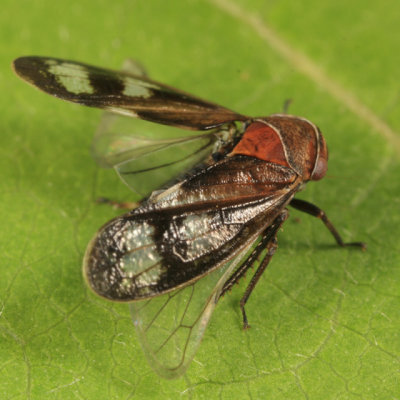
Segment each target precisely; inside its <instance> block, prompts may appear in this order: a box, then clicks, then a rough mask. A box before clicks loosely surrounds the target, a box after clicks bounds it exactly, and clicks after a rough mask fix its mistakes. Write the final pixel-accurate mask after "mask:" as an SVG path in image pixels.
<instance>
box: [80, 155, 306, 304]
mask: <svg viewBox="0 0 400 400" xmlns="http://www.w3.org/2000/svg"><path fill="white" fill-rule="evenodd" d="M299 183H300V182H299V178H298V176H297V175H296V174H295V173H294V172H293V171H292V170H291V169H290V168H287V167H283V166H279V165H276V164H271V163H267V162H265V161H261V160H258V159H255V158H251V157H246V156H235V157H231V158H227V159H224V160H223V161H221V162H219V163H216V164H214V165H212V166H211V167H208V168H207V169H205V170H203V171H201V172H200V173H198V174H197V175H195V176H192V177H191V178H189V179H187V180H186V181H184V182H182V183H180V184H177V185H175V186H173V187H171V188H170V189H167V190H166V191H164V192H162V193H160V194H158V195H155V196H152V197H150V199H149V200H148V202H147V203H146V204H144V205H143V206H141V207H139V208H138V209H136V210H134V211H132V212H131V213H129V214H126V215H124V216H122V217H118V218H116V219H114V220H112V221H110V222H109V223H108V224H106V225H105V226H104V227H103V228H102V229H101V230H100V232H98V234H97V235H96V237H95V238H94V239H93V241H92V242H91V244H90V245H89V247H88V250H87V253H86V256H85V264H84V265H85V266H84V268H85V272H84V273H85V276H86V278H87V280H88V283H89V285H90V286H91V288H92V289H93V290H94V291H95V292H96V293H97V294H99V295H101V296H103V297H106V298H109V299H113V300H120V301H133V300H140V299H145V298H149V297H153V296H156V295H159V294H162V293H165V292H169V291H171V290H173V289H176V288H178V287H182V286H186V285H188V284H189V283H190V282H194V281H196V280H197V279H199V278H200V277H201V276H204V274H207V273H209V272H210V271H212V270H214V269H215V268H217V267H219V266H221V265H222V264H224V263H226V262H227V261H229V260H231V259H232V258H233V257H235V256H236V255H238V254H239V253H240V252H241V251H242V250H243V249H244V248H245V247H246V246H248V245H249V243H250V242H252V241H254V240H255V238H256V237H257V236H258V235H259V234H260V232H261V231H262V230H263V229H265V227H266V226H268V225H269V224H270V223H271V222H272V221H273V219H274V218H275V217H276V215H277V214H278V213H279V212H280V211H281V209H282V207H284V206H285V205H286V204H287V203H288V202H289V201H290V199H291V198H292V197H293V195H294V193H295V192H296V191H297V189H298V186H299Z"/></svg>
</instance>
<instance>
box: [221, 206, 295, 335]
mask: <svg viewBox="0 0 400 400" xmlns="http://www.w3.org/2000/svg"><path fill="white" fill-rule="evenodd" d="M287 217H288V211H287V210H284V211H282V213H281V214H279V215H278V217H276V218H275V220H274V222H273V223H272V224H271V225H270V226H269V227H268V228H267V229H266V230H265V231H264V232H263V234H262V238H261V241H260V242H259V243H258V244H257V247H256V248H255V249H254V250H253V252H252V253H251V254H250V255H249V257H248V258H247V259H246V260H245V261H244V263H243V264H242V265H241V266H240V267H239V268H238V269H237V270H236V271H235V272H234V274H233V275H232V276H231V277H230V278H229V279H228V280H227V282H226V283H225V285H224V287H223V288H222V290H221V294H220V297H221V296H222V295H224V294H225V293H226V292H227V291H228V290H229V289H231V288H232V286H233V285H234V284H235V283H236V282H238V281H239V279H240V278H242V277H243V275H244V274H245V273H246V272H247V270H248V269H249V268H250V267H251V266H252V265H253V263H254V262H255V261H256V260H257V258H258V256H259V255H260V254H261V253H262V252H263V251H264V250H265V249H267V254H266V255H265V257H264V258H263V260H262V261H261V264H260V265H259V266H258V269H257V271H256V272H255V274H254V276H253V277H252V279H251V281H250V283H249V285H248V286H247V288H246V291H245V293H244V295H243V297H242V299H241V300H240V309H241V311H242V315H243V328H244V329H247V328H249V327H250V325H249V323H248V320H247V315H246V311H245V309H244V306H245V304H246V302H247V300H248V299H249V297H250V294H251V292H252V291H253V289H254V287H255V286H256V284H257V282H258V280H259V279H260V277H261V275H262V273H263V272H264V270H265V269H266V268H267V265H268V263H269V261H270V260H271V258H272V256H273V255H274V253H275V250H276V248H277V242H276V234H277V232H278V230H279V228H280V227H281V225H282V224H283V222H284V221H285V220H286V219H287Z"/></svg>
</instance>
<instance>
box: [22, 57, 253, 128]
mask: <svg viewBox="0 0 400 400" xmlns="http://www.w3.org/2000/svg"><path fill="white" fill-rule="evenodd" d="M14 69H15V72H16V73H17V74H18V75H19V76H20V77H21V78H22V79H24V80H26V81H27V82H29V83H31V84H32V85H34V86H36V87H38V88H39V89H41V90H43V91H45V92H46V93H49V94H51V95H53V96H55V97H59V98H61V99H64V100H68V101H71V102H74V103H79V104H83V105H86V106H90V107H98V108H101V109H105V110H108V111H112V112H115V113H119V114H124V115H128V116H132V117H138V118H141V119H145V120H148V121H152V122H157V123H161V124H167V125H173V126H179V127H182V128H187V129H195V130H203V129H210V128H213V127H215V126H219V125H221V124H224V123H227V122H232V121H245V120H247V119H248V117H245V116H243V115H240V114H237V113H236V112H234V111H231V110H229V109H227V108H224V107H221V106H219V105H217V104H214V103H210V102H208V101H204V100H202V99H199V98H197V97H194V96H191V95H189V94H186V93H184V92H182V91H179V90H176V89H173V88H171V87H169V86H166V85H163V84H160V83H158V82H155V81H152V80H150V79H147V78H144V77H140V76H135V75H131V74H129V73H126V72H118V71H113V70H108V69H103V68H98V67H94V66H91V65H87V64H83V63H78V62H74V61H67V60H60V59H56V58H45V57H35V56H30V57H21V58H17V59H16V60H15V61H14Z"/></svg>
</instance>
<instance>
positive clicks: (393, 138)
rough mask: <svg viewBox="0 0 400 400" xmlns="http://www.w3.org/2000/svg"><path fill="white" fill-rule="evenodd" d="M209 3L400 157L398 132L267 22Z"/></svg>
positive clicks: (222, 2)
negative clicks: (252, 33)
mask: <svg viewBox="0 0 400 400" xmlns="http://www.w3.org/2000/svg"><path fill="white" fill-rule="evenodd" d="M209 2H210V3H211V4H212V5H214V6H216V7H218V8H220V9H221V10H223V11H224V12H226V13H228V14H229V15H231V16H232V17H234V18H237V19H238V20H240V21H241V22H242V23H244V24H246V25H248V26H249V27H250V28H251V29H253V30H254V31H255V32H256V33H257V35H258V36H259V37H260V38H261V39H262V40H264V41H265V42H267V43H268V45H269V46H270V47H271V48H273V49H274V50H275V51H276V52H277V53H278V54H279V55H280V56H281V57H282V58H284V59H285V60H286V61H287V62H288V63H290V65H292V66H293V67H294V68H295V69H296V70H297V71H299V72H300V73H302V74H304V75H305V76H307V77H308V78H309V79H310V80H311V81H313V82H314V83H315V84H316V85H318V86H319V87H321V88H323V89H324V90H325V91H326V92H327V93H328V94H329V95H330V96H332V97H333V98H334V99H336V100H337V101H339V102H340V103H341V104H343V105H345V106H346V107H347V108H348V109H349V110H350V111H351V112H352V113H354V114H355V115H356V116H357V117H358V118H360V119H361V120H362V121H364V122H365V123H366V124H369V125H370V126H371V127H372V128H373V129H374V130H375V131H376V132H377V133H379V134H380V135H381V136H382V137H383V138H384V139H385V140H386V141H387V142H388V144H389V146H390V147H391V148H392V149H393V150H394V151H395V153H396V154H397V155H399V154H400V135H399V134H398V133H397V132H395V131H394V130H393V129H392V128H391V127H390V126H389V125H388V124H387V123H386V122H385V121H383V120H382V119H381V118H380V117H379V116H378V115H376V114H375V113H374V112H373V110H371V109H370V108H369V107H368V106H366V105H365V104H364V103H362V102H361V101H360V100H359V99H358V98H357V96H355V95H354V94H353V93H352V92H351V91H349V90H347V89H345V88H344V87H343V86H342V85H341V84H340V83H338V82H337V81H335V80H334V79H332V78H331V77H330V76H329V75H328V74H326V72H325V71H324V70H323V69H322V68H321V67H320V66H318V65H317V64H316V63H315V62H314V61H312V60H311V59H310V58H309V57H307V56H306V55H305V54H304V53H302V52H301V51H299V50H297V49H295V48H294V47H292V46H291V45H290V44H289V43H287V42H286V41H285V40H284V39H282V37H280V36H279V35H278V34H277V33H276V32H275V31H274V30H273V29H272V28H271V27H270V26H268V25H267V24H266V23H265V21H263V20H262V19H261V18H259V17H258V16H257V15H256V14H253V13H251V12H248V11H247V10H246V9H244V8H242V7H240V6H239V5H237V4H236V3H234V2H232V1H230V0H209Z"/></svg>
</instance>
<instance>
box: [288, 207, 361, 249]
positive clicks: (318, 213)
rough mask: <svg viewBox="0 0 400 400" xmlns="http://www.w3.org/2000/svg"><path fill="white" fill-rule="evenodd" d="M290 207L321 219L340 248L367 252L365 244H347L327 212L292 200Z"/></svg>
mask: <svg viewBox="0 0 400 400" xmlns="http://www.w3.org/2000/svg"><path fill="white" fill-rule="evenodd" d="M289 205H291V206H292V207H293V208H296V209H297V210H299V211H303V212H305V213H307V214H310V215H312V216H314V217H317V218H319V219H320V220H321V221H322V222H323V223H324V224H325V226H326V227H327V228H328V229H329V231H330V232H331V234H332V235H333V237H334V238H335V240H336V243H337V244H338V245H339V246H342V247H345V246H357V247H361V249H362V250H365V249H366V248H367V245H366V244H365V243H363V242H351V243H345V242H344V241H343V239H342V237H341V236H340V235H339V232H338V231H337V230H336V228H335V227H334V226H333V224H332V222H331V221H330V220H329V219H328V217H327V216H326V214H325V211H323V210H321V209H320V208H319V207H317V206H315V205H314V204H312V203H309V202H308V201H305V200H299V199H292V200H291V202H290V203H289Z"/></svg>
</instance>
